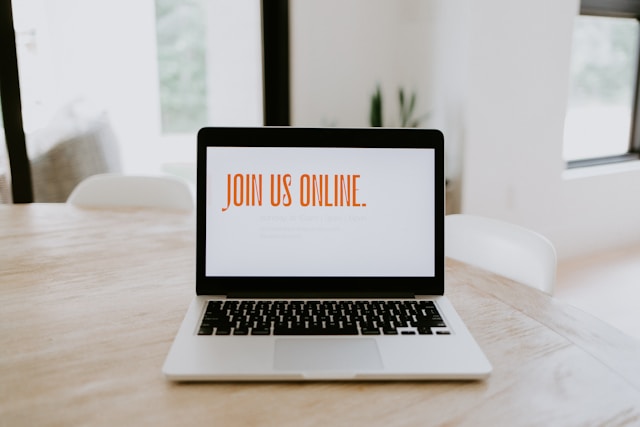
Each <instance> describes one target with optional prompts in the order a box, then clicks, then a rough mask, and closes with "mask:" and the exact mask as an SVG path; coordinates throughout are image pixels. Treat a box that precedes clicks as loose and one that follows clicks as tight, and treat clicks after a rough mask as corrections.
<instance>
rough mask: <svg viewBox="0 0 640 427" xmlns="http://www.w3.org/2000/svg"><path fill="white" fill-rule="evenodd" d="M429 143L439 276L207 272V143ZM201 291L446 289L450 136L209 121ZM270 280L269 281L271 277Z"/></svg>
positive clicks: (201, 181) (200, 149)
mask: <svg viewBox="0 0 640 427" xmlns="http://www.w3.org/2000/svg"><path fill="white" fill-rule="evenodd" d="M215 146H222V147H233V146H235V147H300V148H305V147H334V148H341V147H343V148H354V147H364V148H417V149H419V148H429V149H433V150H435V168H434V173H435V177H434V179H435V184H436V191H435V193H434V194H435V200H434V204H435V210H436V212H435V224H434V226H435V230H434V232H435V233H434V236H435V242H434V244H435V247H436V250H435V256H436V259H435V276H434V277H404V276H403V277H396V276H393V277H391V276H390V277H351V276H350V277H272V276H269V277H256V276H246V277H240V276H233V277H228V276H206V274H205V256H206V254H205V250H206V248H205V237H206V226H207V224H206V157H207V156H206V153H207V147H215ZM196 202H197V203H196V212H197V220H196V222H197V224H196V227H197V230H198V231H197V233H196V293H197V294H198V295H228V296H229V295H255V296H262V297H286V296H291V297H294V296H296V297H321V298H326V297H336V298H337V297H341V296H350V297H358V296H362V297H374V296H377V297H383V296H396V295H406V296H412V295H443V294H444V271H445V266H444V263H445V257H444V215H445V178H444V136H443V134H442V132H441V131H439V130H437V129H422V128H310V127H287V126H265V127H205V128H202V129H200V131H199V132H198V136H197V195H196ZM265 281H268V282H265Z"/></svg>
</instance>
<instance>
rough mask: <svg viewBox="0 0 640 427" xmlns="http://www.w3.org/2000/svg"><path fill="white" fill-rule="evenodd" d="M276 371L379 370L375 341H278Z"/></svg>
mask: <svg viewBox="0 0 640 427" xmlns="http://www.w3.org/2000/svg"><path fill="white" fill-rule="evenodd" d="M275 369H277V370H280V371H291V370H295V371H310V370H311V371H342V370H348V371H353V370H358V371H361V370H376V369H382V359H381V358H380V352H379V351H378V345H377V344H376V341H375V340H374V339H369V338H359V339H349V338H342V339H341V338H324V339H323V338H318V339H316V338H300V339H292V338H280V339H277V340H276V348H275Z"/></svg>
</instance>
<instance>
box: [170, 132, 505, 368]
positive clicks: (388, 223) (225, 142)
mask: <svg viewBox="0 0 640 427" xmlns="http://www.w3.org/2000/svg"><path fill="white" fill-rule="evenodd" d="M197 149H198V154H197V155H198V159H197V176H198V178H197V180H198V182H197V238H196V239H197V244H196V295H195V296H194V299H193V301H192V302H191V304H190V306H189V308H188V311H187V314H186V316H185V317H184V320H183V322H182V324H181V326H180V328H179V330H178V333H177V335H176V337H175V339H174V341H173V344H172V345H171V348H170V351H169V354H168V355H167V357H166V360H165V363H164V366H163V368H162V370H163V373H164V375H165V376H166V378H168V379H170V380H173V381H237V380H243V381H256V380H268V381H273V380H351V379H352V380H418V379H460V380H467V379H482V378H486V377H487V376H488V375H489V374H490V372H491V369H492V367H491V364H490V363H489V361H488V360H487V358H486V357H485V355H484V353H483V352H482V350H481V349H480V347H479V346H478V344H477V343H476V342H475V340H474V339H473V337H472V336H471V334H470V333H469V331H468V329H467V327H466V326H465V324H464V322H463V321H462V320H461V318H460V317H459V316H458V314H457V313H456V311H455V310H454V308H453V306H452V305H451V304H450V302H449V300H448V299H447V297H446V296H445V295H444V292H445V289H444V284H445V278H444V272H445V268H444V262H445V259H444V214H445V213H444V206H445V183H444V141H443V135H442V133H441V132H439V131H437V130H429V129H410V128H296V127H256V128H230V127H211V128H203V129H202V130H200V132H199V133H198V148H197Z"/></svg>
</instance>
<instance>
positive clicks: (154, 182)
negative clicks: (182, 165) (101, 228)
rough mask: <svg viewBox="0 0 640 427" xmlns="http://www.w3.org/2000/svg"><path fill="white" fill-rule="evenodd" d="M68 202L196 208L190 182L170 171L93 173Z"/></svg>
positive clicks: (96, 204) (119, 205) (109, 205)
mask: <svg viewBox="0 0 640 427" xmlns="http://www.w3.org/2000/svg"><path fill="white" fill-rule="evenodd" d="M67 203H71V204H74V205H77V206H87V207H124V206H131V207H156V208H165V209H176V210H183V211H192V210H193V209H194V207H195V203H194V199H193V194H192V193H191V189H190V188H189V185H188V184H187V183H186V182H185V181H183V180H182V179H180V178H178V177H174V176H169V175H166V176H164V175H162V176H160V175H159V176H151V175H149V176H145V175H125V174H119V173H106V174H97V175H92V176H90V177H88V178H86V179H84V180H83V181H81V182H80V183H79V184H78V185H77V186H76V187H75V188H74V189H73V191H72V192H71V194H70V195H69V198H68V199H67Z"/></svg>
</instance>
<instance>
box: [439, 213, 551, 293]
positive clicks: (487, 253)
mask: <svg viewBox="0 0 640 427" xmlns="http://www.w3.org/2000/svg"><path fill="white" fill-rule="evenodd" d="M445 254H446V256H447V257H450V258H453V259H457V260H459V261H463V262H466V263H468V264H471V265H474V266H476V267H480V268H483V269H485V270H488V271H491V272H494V273H496V274H500V275H502V276H504V277H507V278H509V279H512V280H516V281H518V282H521V283H524V284H526V285H529V286H532V287H534V288H538V289H540V290H542V291H544V292H546V293H548V294H552V293H553V290H554V287H555V282H556V269H557V256H556V250H555V248H554V246H553V244H552V243H551V241H550V240H549V239H547V238H546V237H545V236H543V235H541V234H539V233H537V232H535V231H533V230H529V229H527V228H524V227H521V226H519V225H516V224H511V223H509V222H505V221H501V220H497V219H492V218H486V217H481V216H475V215H466V214H453V215H447V216H445Z"/></svg>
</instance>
